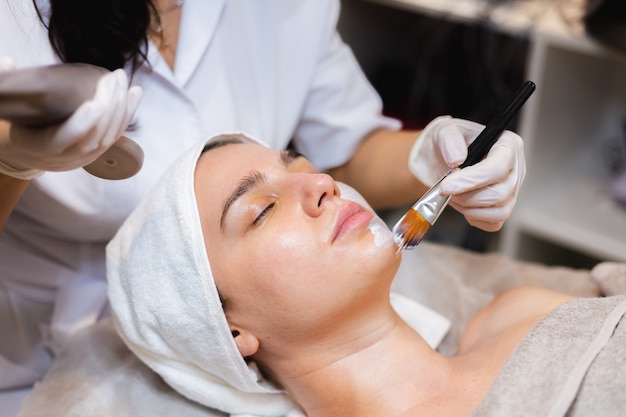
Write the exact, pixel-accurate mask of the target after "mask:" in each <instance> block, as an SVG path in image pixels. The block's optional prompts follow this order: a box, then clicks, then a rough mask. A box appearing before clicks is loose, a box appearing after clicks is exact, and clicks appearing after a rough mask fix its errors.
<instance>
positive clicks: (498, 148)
mask: <svg viewBox="0 0 626 417" xmlns="http://www.w3.org/2000/svg"><path fill="white" fill-rule="evenodd" d="M483 128H484V126H483V125H481V124H479V123H475V122H472V121H469V120H463V119H455V118H452V117H450V116H440V117H437V118H436V119H434V120H433V121H431V122H430V123H429V124H428V125H427V126H426V128H424V130H423V132H422V134H421V135H420V136H419V138H418V139H417V140H416V141H415V144H414V145H413V147H412V149H411V153H410V156H409V169H410V170H411V172H412V173H413V175H415V177H416V178H417V179H419V180H420V181H421V182H422V183H424V184H425V185H428V186H432V185H434V184H435V183H436V182H437V181H438V180H439V179H440V178H441V177H442V176H443V175H444V174H445V173H446V172H448V170H450V169H451V168H456V167H458V166H459V165H460V164H461V163H463V161H464V160H465V158H466V157H467V147H468V146H469V144H470V143H472V142H473V141H474V139H475V138H476V137H477V136H478V134H479V133H480V132H481V131H482V129H483ZM525 175H526V162H525V160H524V143H523V142H522V138H520V137H519V136H518V135H517V134H515V133H513V132H511V131H508V130H507V131H505V132H504V133H503V134H502V136H500V138H499V139H498V141H497V142H496V143H495V145H494V146H493V147H492V148H491V150H490V151H489V153H488V154H487V156H486V157H485V159H483V160H482V161H481V162H479V163H477V164H475V165H472V166H469V167H467V168H464V169H462V170H458V171H456V172H453V173H452V174H450V175H449V176H448V177H447V178H446V179H445V180H444V181H442V183H441V192H442V194H445V195H451V196H452V198H451V199H450V203H449V204H450V205H451V206H452V207H454V208H455V209H456V210H457V211H459V212H460V213H462V214H463V215H464V216H465V218H466V219H467V221H468V222H469V224H471V225H472V226H475V227H478V228H480V229H483V230H485V231H489V232H494V231H497V230H500V228H501V227H502V225H503V224H504V222H505V220H506V219H508V218H509V216H510V215H511V212H512V211H513V207H514V206H515V202H516V200H517V194H518V192H519V188H520V186H521V184H522V181H523V180H524V176H525Z"/></svg>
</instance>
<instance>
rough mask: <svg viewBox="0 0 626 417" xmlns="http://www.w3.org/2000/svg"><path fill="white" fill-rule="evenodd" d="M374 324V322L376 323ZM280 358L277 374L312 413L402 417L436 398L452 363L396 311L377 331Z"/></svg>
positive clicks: (446, 381) (445, 382)
mask: <svg viewBox="0 0 626 417" xmlns="http://www.w3.org/2000/svg"><path fill="white" fill-rule="evenodd" d="M370 327H371V326H370ZM343 340H344V342H345V341H346V340H349V343H340V344H335V345H330V346H329V345H327V344H318V346H319V347H320V350H319V351H317V352H316V351H313V352H312V351H311V350H310V349H309V350H307V351H306V353H304V352H303V354H301V355H298V356H297V357H295V358H294V357H291V358H289V360H284V361H282V362H281V361H279V363H278V365H277V366H273V371H274V372H273V374H274V375H275V376H276V377H277V379H278V380H279V381H280V382H281V384H282V385H283V386H284V387H285V389H286V390H287V391H288V392H289V393H290V395H291V396H292V397H293V398H294V400H295V401H296V402H298V403H299V404H300V405H301V406H302V407H303V408H304V410H305V412H306V415H307V416H309V417H315V416H326V417H327V416H344V417H345V416H351V415H354V416H357V415H358V416H367V415H372V416H380V415H384V416H399V415H401V414H402V413H404V412H406V411H407V410H409V409H412V408H414V407H416V406H419V404H421V403H428V402H429V401H433V400H436V399H437V398H438V397H439V396H440V395H441V393H442V392H444V391H445V390H446V388H447V387H448V384H449V377H450V374H451V370H452V366H451V362H450V361H449V359H448V358H446V357H444V356H442V355H440V354H439V353H437V352H436V351H434V350H433V349H432V348H431V347H430V346H428V344H427V343H426V342H425V341H424V340H423V339H422V338H421V337H420V336H419V335H418V334H417V333H416V332H415V331H414V330H413V329H411V328H410V327H409V326H408V325H406V323H404V322H403V321H402V320H401V319H400V318H399V317H398V316H397V315H396V314H395V312H393V311H392V312H391V313H390V314H389V316H388V320H386V321H382V322H379V324H378V325H377V328H376V329H372V328H368V329H367V331H366V332H362V333H360V334H358V333H357V334H354V333H353V334H352V335H350V337H349V338H343Z"/></svg>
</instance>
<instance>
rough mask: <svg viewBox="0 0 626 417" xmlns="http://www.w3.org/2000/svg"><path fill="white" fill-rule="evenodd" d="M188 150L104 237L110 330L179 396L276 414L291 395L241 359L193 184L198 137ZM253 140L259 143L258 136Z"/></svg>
mask: <svg viewBox="0 0 626 417" xmlns="http://www.w3.org/2000/svg"><path fill="white" fill-rule="evenodd" d="M234 137H242V138H244V139H246V140H248V141H251V142H258V141H256V140H251V139H250V138H248V137H246V136H244V135H236V134H233V135H220V136H218V137H215V138H211V139H209V140H207V141H206V142H203V143H201V144H199V145H197V146H194V147H193V148H191V149H189V150H188V151H186V152H185V153H184V154H183V155H181V156H180V157H179V158H178V159H177V160H176V162H174V164H173V165H172V166H171V167H169V169H168V170H167V171H166V172H165V174H164V176H163V178H162V179H161V180H160V181H159V183H158V184H157V186H156V187H155V188H154V189H153V190H152V191H151V192H150V193H149V194H148V196H147V197H146V198H145V199H144V200H143V202H142V203H141V204H140V205H139V206H138V207H137V209H136V210H135V211H134V212H133V213H132V214H131V215H130V216H129V218H128V219H127V220H126V221H125V223H124V224H123V225H122V227H121V228H120V229H119V231H118V233H117V234H116V236H115V237H114V238H113V240H112V241H111V242H110V243H109V245H108V246H107V274H108V293H109V299H110V303H111V309H112V313H113V318H114V321H115V324H116V327H117V330H118V333H119V334H120V336H121V337H122V339H123V340H124V341H125V343H126V344H127V345H128V347H129V348H130V349H131V350H132V351H133V353H135V355H137V356H138V357H139V358H140V359H141V360H142V361H143V362H144V363H145V364H147V365H148V366H149V367H150V368H151V369H153V370H154V371H155V372H157V373H158V374H159V375H161V377H162V378H163V379H164V380H165V381H166V382H167V383H168V384H169V385H170V386H171V387H172V388H174V389H175V390H177V391H178V392H180V393H181V394H183V395H184V396H186V397H188V398H190V399H192V400H194V401H197V402H199V403H201V404H204V405H206V406H208V407H211V408H215V409H218V410H221V411H224V412H227V413H231V414H247V413H249V414H257V415H264V416H278V415H284V414H286V413H287V412H288V411H289V410H291V409H293V408H294V404H293V402H292V401H291V399H290V398H289V397H288V395H287V394H285V393H284V391H281V390H279V389H276V388H275V387H274V386H272V385H271V384H270V383H269V382H268V381H265V380H263V378H262V376H261V375H260V373H259V372H258V370H257V369H256V367H255V366H254V364H251V365H250V366H249V365H248V364H247V363H246V361H245V360H244V359H243V358H242V356H241V354H240V353H239V351H238V349H237V346H236V344H235V342H234V340H233V336H232V335H231V332H230V328H229V326H228V323H227V321H226V317H225V315H224V311H223V309H222V305H221V302H220V299H219V296H218V293H217V289H216V286H215V282H214V281H213V274H212V272H211V266H210V264H209V259H208V256H207V252H206V247H205V243H204V235H203V233H202V227H201V224H200V217H199V213H198V207H197V203H196V197H195V192H194V171H195V168H196V164H197V161H198V158H199V157H200V155H201V153H202V150H203V148H204V146H205V145H206V144H207V143H209V142H211V141H214V140H216V139H229V138H234ZM258 143H261V142H258Z"/></svg>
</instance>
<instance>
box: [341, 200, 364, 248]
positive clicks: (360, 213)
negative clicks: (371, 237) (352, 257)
mask: <svg viewBox="0 0 626 417" xmlns="http://www.w3.org/2000/svg"><path fill="white" fill-rule="evenodd" d="M372 217H373V214H372V213H370V212H369V211H367V210H365V209H364V208H363V207H362V206H361V205H359V204H357V203H354V202H352V201H348V202H347V204H346V205H345V206H344V207H343V208H341V209H340V210H339V213H338V214H337V220H335V227H334V228H333V235H332V236H333V237H332V242H334V241H336V240H337V239H340V238H341V237H343V236H345V235H347V234H348V233H350V232H351V231H353V230H355V229H365V228H367V226H368V225H369V223H370V221H371V220H372Z"/></svg>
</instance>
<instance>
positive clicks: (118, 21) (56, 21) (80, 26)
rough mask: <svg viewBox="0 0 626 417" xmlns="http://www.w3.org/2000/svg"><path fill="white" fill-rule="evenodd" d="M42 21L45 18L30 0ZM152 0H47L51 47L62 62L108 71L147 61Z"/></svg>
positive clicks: (137, 65)
mask: <svg viewBox="0 0 626 417" xmlns="http://www.w3.org/2000/svg"><path fill="white" fill-rule="evenodd" d="M33 4H34V5H35V9H36V10H37V13H38V14H39V18H40V19H41V21H42V22H43V23H44V25H45V24H46V20H45V19H44V18H43V15H42V13H41V11H40V10H39V8H38V7H37V0H33ZM151 16H156V17H157V18H158V13H157V11H156V8H155V6H154V4H153V3H152V1H151V0H50V20H49V23H48V25H47V29H48V38H49V39H50V44H51V45H52V48H53V49H54V51H55V52H56V53H57V55H58V56H59V57H60V58H61V60H62V61H63V62H68V63H74V62H81V63H87V64H92V65H98V66H101V67H104V68H107V69H108V70H111V71H113V70H115V69H117V68H122V67H124V65H125V64H126V63H130V67H131V71H132V72H135V70H136V69H137V68H138V67H139V66H140V65H141V63H143V62H146V61H147V56H146V51H147V49H148V34H147V33H148V27H149V25H150V17H151Z"/></svg>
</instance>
